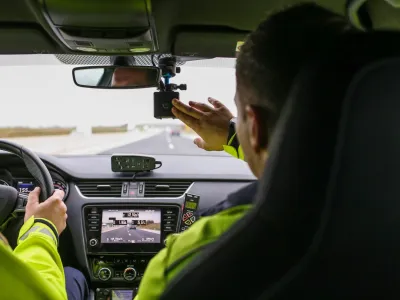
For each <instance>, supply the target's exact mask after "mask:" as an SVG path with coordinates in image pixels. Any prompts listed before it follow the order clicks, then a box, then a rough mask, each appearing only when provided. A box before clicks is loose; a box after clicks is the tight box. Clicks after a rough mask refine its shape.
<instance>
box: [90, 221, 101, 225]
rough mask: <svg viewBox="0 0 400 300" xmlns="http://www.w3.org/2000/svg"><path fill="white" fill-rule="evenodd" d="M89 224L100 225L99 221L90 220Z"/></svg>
mask: <svg viewBox="0 0 400 300" xmlns="http://www.w3.org/2000/svg"><path fill="white" fill-rule="evenodd" d="M88 224H89V225H99V220H89V221H88Z"/></svg>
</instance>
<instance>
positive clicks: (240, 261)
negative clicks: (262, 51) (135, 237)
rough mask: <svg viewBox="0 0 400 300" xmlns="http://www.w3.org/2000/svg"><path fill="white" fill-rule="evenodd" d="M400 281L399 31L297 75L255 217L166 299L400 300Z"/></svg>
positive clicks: (363, 38)
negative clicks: (398, 286) (363, 299)
mask: <svg viewBox="0 0 400 300" xmlns="http://www.w3.org/2000/svg"><path fill="white" fill-rule="evenodd" d="M398 182H399V183H398ZM398 274H399V275H398ZM399 276H400V34H397V33H368V34H367V33H366V34H353V35H351V36H347V37H345V38H343V39H342V40H341V41H340V42H338V43H337V44H336V46H335V47H334V48H331V49H327V50H326V53H321V57H319V58H316V60H315V61H314V62H310V63H309V64H308V65H307V66H306V67H305V68H304V70H302V71H301V72H300V74H299V76H298V78H297V80H296V82H295V84H294V86H293V88H292V91H291V96H290V98H289V99H288V103H287V105H286V107H285V109H284V112H283V113H282V116H281V118H280V120H279V123H278V127H277V129H276V132H275V133H274V137H273V141H272V144H271V147H270V157H269V160H268V162H267V165H266V169H265V172H264V176H263V178H262V179H261V181H260V189H259V193H258V196H257V199H256V205H255V207H254V209H252V211H251V212H250V213H249V214H247V215H246V216H245V217H244V218H243V219H242V220H240V221H239V222H237V224H235V225H234V226H233V227H232V228H231V230H229V231H228V232H227V233H226V234H224V235H223V236H222V237H221V239H220V240H219V241H218V242H216V243H215V244H213V245H210V247H209V248H208V249H206V250H205V251H203V252H202V254H201V255H200V256H199V257H198V258H197V259H195V260H194V261H193V262H192V263H191V264H190V265H189V266H188V267H187V268H186V269H185V270H184V271H183V272H182V273H181V274H179V276H177V278H175V280H174V281H173V282H172V283H171V284H170V285H169V286H168V287H167V290H166V291H165V293H164V295H163V296H162V299H184V298H187V299H189V298H190V299H298V298H305V297H307V299H324V300H325V299H349V298H351V299H354V298H357V299H359V298H360V299H362V298H378V297H379V298H382V297H383V295H385V297H384V298H385V299H392V298H393V299H394V298H397V297H399V296H400V289H398V288H397V285H396V283H397V279H398V277H399ZM386 293H389V294H386ZM388 295H389V296H388Z"/></svg>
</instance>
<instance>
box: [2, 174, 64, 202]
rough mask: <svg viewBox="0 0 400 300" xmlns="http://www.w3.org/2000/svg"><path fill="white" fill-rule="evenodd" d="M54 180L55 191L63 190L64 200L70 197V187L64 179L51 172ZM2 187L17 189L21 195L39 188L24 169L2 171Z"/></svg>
mask: <svg viewBox="0 0 400 300" xmlns="http://www.w3.org/2000/svg"><path fill="white" fill-rule="evenodd" d="M50 174H51V177H52V178H53V184H54V189H58V190H62V191H63V192H64V194H65V196H64V200H65V199H66V198H67V197H68V192H69V186H68V184H67V182H66V181H65V180H64V178H63V177H62V176H61V175H60V174H58V173H56V172H53V171H50ZM0 185H8V186H12V187H14V188H16V189H17V191H18V192H19V193H22V194H29V192H31V191H32V190H33V189H34V188H35V187H36V186H38V184H37V182H36V181H35V179H34V178H33V177H32V175H30V174H29V172H27V170H26V169H25V168H24V167H18V168H15V167H14V168H3V169H0Z"/></svg>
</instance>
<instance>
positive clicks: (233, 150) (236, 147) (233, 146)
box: [223, 133, 244, 160]
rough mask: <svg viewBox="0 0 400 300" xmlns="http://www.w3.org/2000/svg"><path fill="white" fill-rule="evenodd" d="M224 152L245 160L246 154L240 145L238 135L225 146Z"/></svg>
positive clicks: (233, 136)
mask: <svg viewBox="0 0 400 300" xmlns="http://www.w3.org/2000/svg"><path fill="white" fill-rule="evenodd" d="M223 147H224V151H225V152H227V153H229V154H230V155H232V156H233V157H236V158H239V159H241V160H244V153H243V150H242V146H241V145H240V144H239V141H238V139H237V136H236V133H235V134H233V135H232V137H231V138H230V139H229V141H228V145H224V146H223Z"/></svg>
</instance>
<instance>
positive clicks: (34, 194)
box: [27, 187, 40, 205]
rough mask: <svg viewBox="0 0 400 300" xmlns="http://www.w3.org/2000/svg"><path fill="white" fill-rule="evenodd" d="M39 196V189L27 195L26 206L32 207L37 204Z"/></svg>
mask: <svg viewBox="0 0 400 300" xmlns="http://www.w3.org/2000/svg"><path fill="white" fill-rule="evenodd" d="M39 195H40V187H36V188H35V189H34V190H33V191H32V192H30V193H29V195H28V202H27V205H34V204H35V203H39Z"/></svg>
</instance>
